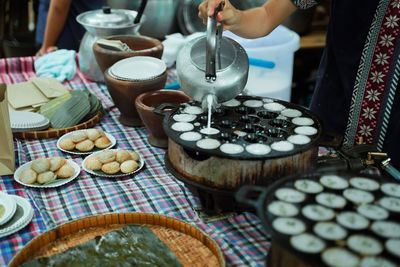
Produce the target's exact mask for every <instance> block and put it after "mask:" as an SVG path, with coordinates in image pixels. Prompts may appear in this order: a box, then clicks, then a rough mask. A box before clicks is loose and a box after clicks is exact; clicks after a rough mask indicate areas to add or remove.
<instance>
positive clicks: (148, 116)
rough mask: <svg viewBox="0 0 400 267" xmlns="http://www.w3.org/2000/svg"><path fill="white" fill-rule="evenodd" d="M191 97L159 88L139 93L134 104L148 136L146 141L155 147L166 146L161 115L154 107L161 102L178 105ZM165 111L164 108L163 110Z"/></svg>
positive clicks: (166, 138)
mask: <svg viewBox="0 0 400 267" xmlns="http://www.w3.org/2000/svg"><path fill="white" fill-rule="evenodd" d="M190 100H191V98H190V97H189V96H188V95H186V94H185V93H184V92H182V91H178V90H159V91H155V92H148V93H144V94H141V95H139V96H138V97H137V98H136V101H135V105H136V108H137V111H138V112H139V115H140V118H141V119H142V121H143V123H144V125H145V126H146V129H147V131H148V134H149V137H148V139H147V140H148V142H149V143H150V144H151V145H152V146H155V147H161V148H166V147H168V137H167V135H166V134H165V132H164V128H163V118H164V117H163V116H162V115H158V114H156V113H154V109H155V108H157V107H158V106H160V105H161V104H165V103H169V104H172V105H177V106H178V105H179V104H181V103H185V102H189V101H190ZM164 111H166V110H164Z"/></svg>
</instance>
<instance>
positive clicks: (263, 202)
mask: <svg viewBox="0 0 400 267" xmlns="http://www.w3.org/2000/svg"><path fill="white" fill-rule="evenodd" d="M323 175H338V176H340V177H342V178H344V179H345V180H347V181H349V180H350V178H353V177H365V178H370V179H373V180H375V181H377V182H378V183H380V184H381V185H382V184H384V183H393V180H388V179H386V178H383V177H377V176H372V175H368V174H359V173H353V172H315V173H310V174H305V175H301V176H299V175H295V176H290V177H286V178H283V179H280V180H278V181H276V182H275V183H273V184H272V185H271V186H269V187H268V188H266V187H260V186H251V185H249V186H244V187H242V188H241V189H240V190H239V191H238V192H237V194H236V201H238V202H239V203H242V204H247V205H248V206H251V207H253V208H255V209H256V210H257V215H258V217H259V218H260V219H261V222H262V225H263V226H264V228H265V229H266V231H267V232H268V235H269V236H270V237H271V238H272V240H273V242H274V243H275V244H280V245H281V246H282V247H283V248H284V249H286V250H288V251H289V253H291V254H294V255H296V256H297V257H298V258H299V259H302V261H304V262H307V264H308V265H304V266H326V265H325V264H324V263H323V262H322V260H321V257H320V255H321V253H322V252H320V253H317V254H311V253H303V252H301V251H297V250H296V249H294V248H293V247H292V246H291V244H290V238H291V236H294V235H287V234H282V233H280V232H278V231H277V230H275V229H274V227H273V225H272V222H273V221H274V220H275V219H276V218H278V217H279V216H276V215H274V214H272V213H270V212H268V205H269V204H270V203H272V202H273V201H277V200H279V199H278V198H277V197H276V195H275V192H276V191H277V190H278V189H281V188H291V189H295V190H297V189H296V188H295V186H294V183H295V182H296V181H297V180H299V179H307V180H311V181H314V182H317V183H319V180H320V178H321V177H322V176H323ZM348 188H354V187H352V186H351V185H350V184H349V186H348ZM297 191H299V190H297ZM343 191H344V189H342V190H334V189H329V188H327V187H325V186H323V191H321V192H320V193H334V194H337V195H340V196H342V197H343V194H342V193H343ZM369 192H370V193H372V194H373V195H374V197H375V201H374V202H373V203H371V204H375V205H378V204H377V200H379V199H380V198H381V197H383V196H384V193H382V191H381V190H380V189H377V190H375V191H369ZM303 193H304V192H303ZM304 194H305V199H304V201H302V202H300V203H291V204H293V205H294V206H296V208H297V209H298V211H299V213H298V214H297V215H295V216H291V217H288V218H295V219H299V220H301V221H302V222H303V223H304V225H305V226H306V230H305V231H304V233H310V234H313V235H315V236H317V237H319V238H320V239H321V240H323V241H324V242H325V245H326V248H325V249H327V248H333V247H336V246H338V243H343V244H344V243H345V241H346V240H347V239H348V238H349V237H350V236H351V235H367V236H370V237H373V238H374V239H376V240H378V241H380V243H381V244H382V245H384V244H385V241H386V240H388V238H384V237H382V236H379V235H378V234H376V233H374V232H373V231H372V230H371V224H372V223H373V222H374V221H376V222H378V221H380V220H372V219H368V220H369V226H368V228H366V229H363V230H352V229H349V228H346V227H344V226H342V225H340V224H339V223H338V222H337V221H336V216H337V214H339V213H340V212H346V211H352V212H355V213H358V212H357V207H358V205H356V204H353V203H351V202H350V201H349V200H347V199H346V200H347V203H346V205H345V206H344V207H343V208H330V209H332V210H333V211H334V213H335V216H334V218H333V219H330V220H326V221H321V222H334V223H336V224H338V225H340V226H342V228H344V229H345V230H346V231H347V236H346V237H345V238H344V239H340V240H337V241H335V240H327V239H324V238H323V237H320V236H318V235H317V234H316V233H315V232H314V230H313V228H314V226H315V225H316V224H317V223H318V222H317V221H313V220H310V219H308V218H307V217H305V216H304V215H303V214H302V208H303V207H305V206H306V205H310V204H319V203H318V202H317V201H316V199H315V197H316V196H317V195H318V194H319V193H315V194H312V193H304ZM319 205H321V204H319ZM321 206H323V207H326V206H324V205H321ZM358 214H359V213H358ZM285 218H286V217H285ZM384 221H392V222H396V223H400V218H399V217H398V214H397V213H394V212H389V217H388V218H387V219H385V220H384ZM345 248H347V249H348V250H349V251H351V249H350V248H348V247H345ZM325 249H324V250H325ZM352 252H353V253H355V254H356V255H358V257H359V258H361V257H362V256H361V254H359V253H357V252H354V251H352ZM377 256H383V257H385V258H386V259H389V260H390V261H392V262H398V260H399V259H398V258H396V257H395V256H393V255H391V254H389V253H388V252H387V251H386V250H385V249H384V250H383V252H382V253H381V254H380V255H377ZM305 259H306V260H305ZM302 266H303V265H302Z"/></svg>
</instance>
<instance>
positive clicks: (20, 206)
mask: <svg viewBox="0 0 400 267" xmlns="http://www.w3.org/2000/svg"><path fill="white" fill-rule="evenodd" d="M11 197H12V198H13V200H14V201H15V202H16V204H17V209H16V212H15V214H14V216H13V217H12V218H11V219H10V220H9V221H8V222H7V223H6V224H4V225H2V226H0V238H1V237H4V236H8V235H11V234H13V233H15V232H18V231H19V230H21V229H22V228H24V227H25V226H27V225H28V224H29V223H30V222H31V220H32V218H33V208H32V206H31V204H30V203H29V201H28V200H27V199H25V198H23V197H20V196H15V195H11Z"/></svg>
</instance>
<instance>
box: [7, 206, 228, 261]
mask: <svg viewBox="0 0 400 267" xmlns="http://www.w3.org/2000/svg"><path fill="white" fill-rule="evenodd" d="M127 224H140V225H146V226H148V227H149V228H150V230H151V231H153V233H154V234H155V235H157V236H158V238H159V239H160V240H161V241H162V242H164V243H165V244H166V245H167V246H168V247H169V249H170V250H171V251H172V252H173V253H174V254H175V255H176V257H177V258H178V260H179V261H180V263H181V264H182V265H183V266H190V267H192V266H225V259H224V257H223V254H222V252H221V250H220V248H219V246H218V245H217V243H216V242H215V241H214V240H212V239H211V238H210V237H209V236H207V235H206V234H205V233H204V232H203V231H201V230H200V229H198V228H197V227H195V226H193V225H190V224H188V223H185V222H183V221H180V220H178V219H174V218H171V217H167V216H164V215H159V214H151V213H110V214H102V215H95V216H90V217H85V218H82V219H79V220H75V221H72V222H68V223H66V224H63V225H60V226H58V227H56V228H54V229H52V230H50V231H47V232H45V233H43V234H41V235H39V236H37V237H35V238H34V239H33V240H31V241H30V242H29V243H28V244H27V245H26V246H25V247H24V248H23V249H22V250H20V251H19V252H18V253H17V254H16V255H15V256H14V258H13V259H12V260H11V262H10V264H9V266H10V267H14V266H19V265H21V264H22V263H24V262H26V261H29V260H32V259H33V258H35V257H43V256H51V254H53V253H58V252H62V251H64V250H66V249H68V248H70V247H73V246H76V245H79V244H81V243H83V242H86V241H88V240H90V239H93V238H94V237H96V236H98V235H102V234H105V233H107V232H109V231H112V230H115V229H118V228H120V227H123V226H124V225H127Z"/></svg>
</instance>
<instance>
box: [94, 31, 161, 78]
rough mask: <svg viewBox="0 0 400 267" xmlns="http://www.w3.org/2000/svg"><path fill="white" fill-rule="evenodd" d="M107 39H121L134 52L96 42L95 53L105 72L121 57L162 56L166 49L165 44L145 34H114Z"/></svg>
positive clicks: (101, 68)
mask: <svg viewBox="0 0 400 267" xmlns="http://www.w3.org/2000/svg"><path fill="white" fill-rule="evenodd" d="M106 39H108V40H120V41H121V42H124V43H126V44H127V45H128V46H129V48H131V49H132V50H133V52H119V51H113V50H110V49H106V48H103V47H101V46H100V45H98V44H97V43H96V42H95V43H94V45H93V53H94V56H95V58H96V61H97V64H98V65H99V67H100V70H101V71H102V72H103V73H104V72H105V70H106V69H108V68H109V67H111V66H112V65H113V64H114V63H116V62H117V61H119V60H121V59H124V58H129V57H136V56H150V57H155V58H161V56H162V54H163V51H164V46H163V44H162V43H161V42H160V41H159V40H157V39H155V38H151V37H147V36H143V35H114V36H110V37H107V38H106Z"/></svg>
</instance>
